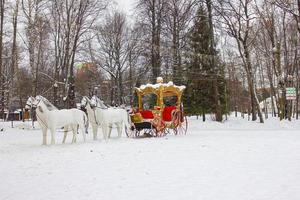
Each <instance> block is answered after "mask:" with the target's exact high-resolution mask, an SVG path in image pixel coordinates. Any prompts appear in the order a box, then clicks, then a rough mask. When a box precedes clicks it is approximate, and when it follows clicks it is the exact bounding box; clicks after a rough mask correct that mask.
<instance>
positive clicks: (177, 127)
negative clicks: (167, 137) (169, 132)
mask: <svg viewBox="0 0 300 200" xmlns="http://www.w3.org/2000/svg"><path fill="white" fill-rule="evenodd" d="M172 127H173V131H174V134H175V135H186V132H187V128H188V122H187V117H186V116H185V115H184V114H183V112H181V111H180V110H178V111H177V112H175V113H174V115H173V119H172Z"/></svg>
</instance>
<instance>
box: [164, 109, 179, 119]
mask: <svg viewBox="0 0 300 200" xmlns="http://www.w3.org/2000/svg"><path fill="white" fill-rule="evenodd" d="M176 108H177V107H176V106H166V107H165V108H164V110H163V112H162V117H163V120H164V121H167V122H169V121H172V111H173V110H175V109H176Z"/></svg>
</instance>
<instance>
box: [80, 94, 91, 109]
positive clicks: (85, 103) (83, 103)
mask: <svg viewBox="0 0 300 200" xmlns="http://www.w3.org/2000/svg"><path fill="white" fill-rule="evenodd" d="M88 105H90V106H91V107H92V105H91V104H90V100H89V98H88V97H87V96H83V97H82V99H81V102H80V107H81V108H86V107H87V106H88Z"/></svg>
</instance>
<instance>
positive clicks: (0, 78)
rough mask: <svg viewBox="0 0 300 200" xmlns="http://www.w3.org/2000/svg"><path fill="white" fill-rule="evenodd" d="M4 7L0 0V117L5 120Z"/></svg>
mask: <svg viewBox="0 0 300 200" xmlns="http://www.w3.org/2000/svg"><path fill="white" fill-rule="evenodd" d="M4 5H5V0H0V12H1V13H0V85H1V88H0V92H1V97H0V104H1V105H0V107H1V111H0V114H1V115H0V116H1V118H2V119H3V118H4V95H5V93H4V89H5V88H4V72H3V56H2V55H3V51H2V50H3V25H4Z"/></svg>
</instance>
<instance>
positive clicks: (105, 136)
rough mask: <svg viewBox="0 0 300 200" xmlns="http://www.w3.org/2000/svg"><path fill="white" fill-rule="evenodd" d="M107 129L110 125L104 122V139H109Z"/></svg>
mask: <svg viewBox="0 0 300 200" xmlns="http://www.w3.org/2000/svg"><path fill="white" fill-rule="evenodd" d="M107 129H108V125H106V124H102V132H103V139H104V140H107Z"/></svg>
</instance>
